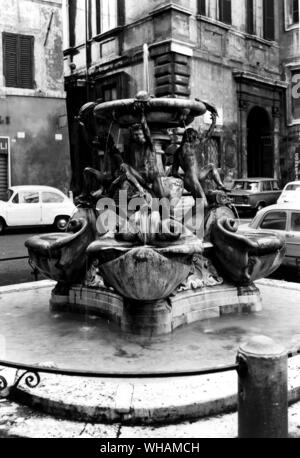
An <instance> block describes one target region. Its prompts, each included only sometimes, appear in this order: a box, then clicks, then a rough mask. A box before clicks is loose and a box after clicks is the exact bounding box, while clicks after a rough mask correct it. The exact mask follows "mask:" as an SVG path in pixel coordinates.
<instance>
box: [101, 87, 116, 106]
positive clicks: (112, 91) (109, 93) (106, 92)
mask: <svg viewBox="0 0 300 458" xmlns="http://www.w3.org/2000/svg"><path fill="white" fill-rule="evenodd" d="M117 98H118V93H117V85H116V84H114V85H112V86H105V87H104V88H103V102H110V101H111V100H117Z"/></svg>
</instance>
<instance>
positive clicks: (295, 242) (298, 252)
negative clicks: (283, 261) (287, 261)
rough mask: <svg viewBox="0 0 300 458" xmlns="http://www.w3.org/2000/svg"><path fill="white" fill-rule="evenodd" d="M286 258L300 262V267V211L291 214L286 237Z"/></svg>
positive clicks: (293, 211)
mask: <svg viewBox="0 0 300 458" xmlns="http://www.w3.org/2000/svg"><path fill="white" fill-rule="evenodd" d="M286 256H288V257H290V258H294V259H298V260H299V265H300V211H296V210H292V211H291V212H290V224H289V230H288V232H287V236H286Z"/></svg>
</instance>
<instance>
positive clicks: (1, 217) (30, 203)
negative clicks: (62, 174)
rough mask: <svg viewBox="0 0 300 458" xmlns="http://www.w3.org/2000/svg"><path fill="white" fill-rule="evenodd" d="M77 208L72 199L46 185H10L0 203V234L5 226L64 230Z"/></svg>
mask: <svg viewBox="0 0 300 458" xmlns="http://www.w3.org/2000/svg"><path fill="white" fill-rule="evenodd" d="M75 209H76V207H75V205H74V204H73V202H72V200H71V199H69V198H68V197H67V196H66V195H65V194H63V193H62V192H61V191H59V190H58V189H56V188H52V187H49V186H12V187H10V188H9V189H8V190H7V196H6V198H5V199H4V200H0V234H1V233H2V232H3V231H4V229H5V227H19V226H36V225H37V226H42V225H54V226H55V228H56V229H57V230H58V231H63V230H64V229H65V228H66V226H67V224H68V221H69V219H70V216H71V215H72V214H73V212H74V210H75Z"/></svg>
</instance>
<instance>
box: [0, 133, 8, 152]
mask: <svg viewBox="0 0 300 458" xmlns="http://www.w3.org/2000/svg"><path fill="white" fill-rule="evenodd" d="M8 150H9V143H8V138H7V137H0V154H5V155H6V156H8Z"/></svg>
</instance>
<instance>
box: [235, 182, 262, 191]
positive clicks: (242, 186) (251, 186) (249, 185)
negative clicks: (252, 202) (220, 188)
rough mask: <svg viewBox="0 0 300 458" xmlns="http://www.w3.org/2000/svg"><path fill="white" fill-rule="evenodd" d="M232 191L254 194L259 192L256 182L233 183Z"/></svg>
mask: <svg viewBox="0 0 300 458" xmlns="http://www.w3.org/2000/svg"><path fill="white" fill-rule="evenodd" d="M233 190H234V191H240V190H243V191H252V192H256V191H258V190H259V183H258V181H235V183H234V186H233Z"/></svg>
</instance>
